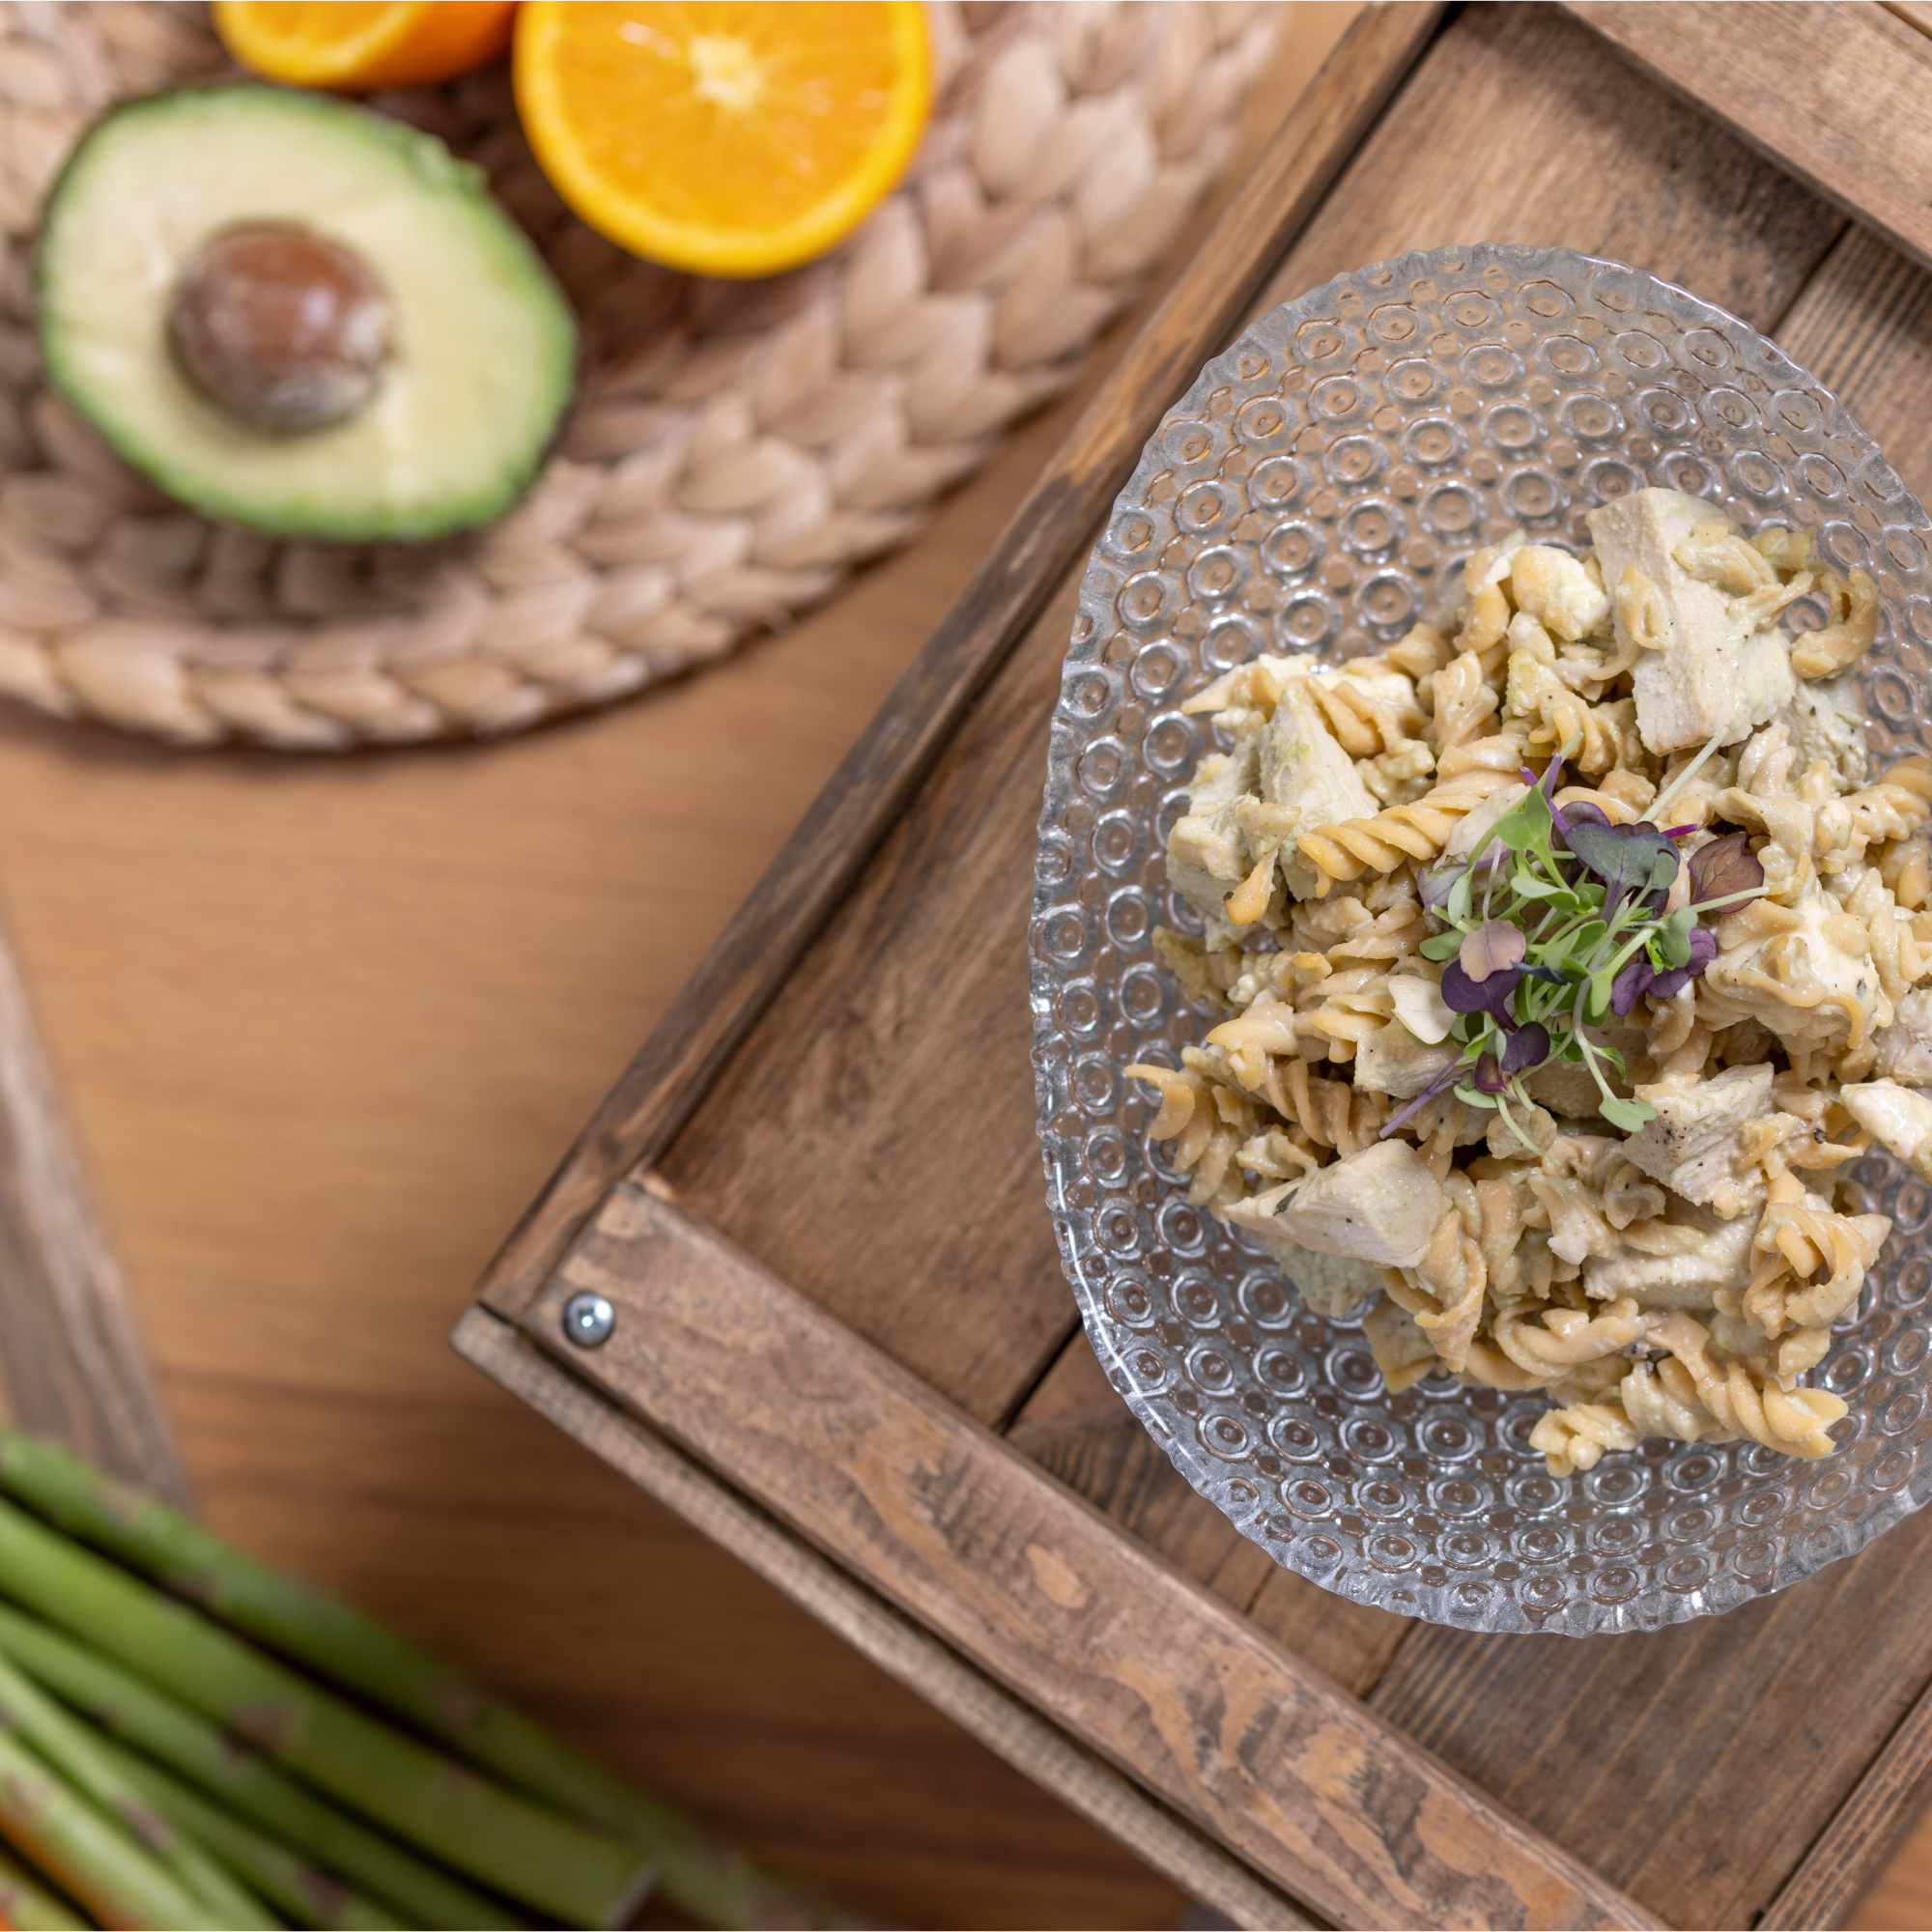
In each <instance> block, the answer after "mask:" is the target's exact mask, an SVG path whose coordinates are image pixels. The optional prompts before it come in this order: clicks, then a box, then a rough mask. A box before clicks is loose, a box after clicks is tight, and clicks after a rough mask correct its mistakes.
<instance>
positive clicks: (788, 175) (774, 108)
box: [514, 0, 932, 275]
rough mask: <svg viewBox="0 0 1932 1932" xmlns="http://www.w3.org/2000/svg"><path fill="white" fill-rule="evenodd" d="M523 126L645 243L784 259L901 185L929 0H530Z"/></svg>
mask: <svg viewBox="0 0 1932 1932" xmlns="http://www.w3.org/2000/svg"><path fill="white" fill-rule="evenodd" d="M514 71H515V75H516V87H517V105H518V108H519V109H520V111H521V112H522V115H523V122H524V131H525V133H526V134H527V135H528V136H529V142H530V146H531V148H532V149H533V150H534V151H535V154H536V157H537V160H538V161H539V162H540V163H541V164H542V167H543V170H544V172H545V173H546V174H547V175H549V176H550V178H551V181H552V182H553V183H554V185H555V187H556V190H557V192H558V193H559V194H561V195H562V196H563V198H564V200H565V201H567V202H569V204H570V205H571V207H572V208H574V209H575V210H576V211H577V213H579V214H581V215H582V217H583V219H584V220H585V221H587V222H588V223H589V224H590V225H591V227H593V228H595V229H597V230H598V231H599V232H600V233H602V234H604V235H608V236H609V237H610V238H611V241H615V242H616V243H617V244H618V245H619V246H620V247H624V248H628V249H629V250H630V251H631V252H632V253H633V254H636V255H644V256H648V257H649V258H650V259H651V260H652V261H656V262H664V263H667V264H668V265H669V266H670V267H671V268H674V269H683V270H688V271H689V272H691V273H693V274H697V275H771V274H777V273H778V272H779V271H780V270H784V269H791V268H796V267H797V266H798V264H799V263H801V262H806V261H810V259H811V257H812V256H814V255H818V254H822V253H823V252H824V251H825V250H826V249H827V248H829V247H831V246H832V244H833V243H834V242H835V241H838V240H840V239H841V238H842V237H843V236H845V235H847V234H849V233H850V232H851V231H852V230H853V229H854V228H856V227H857V226H858V225H859V223H860V222H861V221H863V220H864V219H865V217H866V216H867V214H868V213H870V212H871V211H872V209H873V208H875V207H876V206H877V205H878V204H879V202H880V201H882V200H883V199H884V198H885V196H886V195H887V193H888V192H890V190H891V188H892V186H893V184H894V183H895V182H896V181H897V180H898V178H899V176H900V175H901V174H902V173H904V171H905V167H906V164H907V162H909V161H910V160H911V159H912V156H913V153H914V150H915V149H917V148H918V146H919V140H920V135H921V133H922V132H923V129H924V127H925V121H926V115H927V113H928V112H929V110H930V107H931V98H932V79H931V59H930V55H929V53H928V50H927V46H926V38H925V14H924V10H923V7H922V6H921V5H920V0H525V4H524V6H523V9H522V11H521V13H520V14H519V15H518V19H517V36H516V52H515V55H514Z"/></svg>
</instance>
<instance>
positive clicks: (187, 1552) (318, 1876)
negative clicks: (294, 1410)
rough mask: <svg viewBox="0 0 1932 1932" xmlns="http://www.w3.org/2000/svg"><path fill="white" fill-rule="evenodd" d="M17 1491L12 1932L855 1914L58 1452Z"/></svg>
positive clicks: (5, 1707) (6, 1487) (12, 1584)
mask: <svg viewBox="0 0 1932 1932" xmlns="http://www.w3.org/2000/svg"><path fill="white" fill-rule="evenodd" d="M0 1491H4V1492H6V1493H7V1494H8V1495H10V1496H12V1497H13V1498H14V1499H15V1500H14V1501H13V1502H8V1501H0V1599H4V1601H0V1839H4V1840H5V1841H6V1842H7V1843H8V1844H10V1845H11V1846H12V1847H13V1849H14V1852H15V1853H17V1854H18V1855H19V1857H20V1859H21V1860H22V1861H24V1863H25V1865H26V1866H30V1867H32V1869H31V1870H28V1869H24V1868H22V1866H20V1865H16V1864H15V1863H14V1861H12V1860H10V1859H7V1858H5V1857H4V1856H0V1928H4V1927H5V1926H8V1925H13V1926H19V1927H22V1928H37V1927H42V1926H45V1927H60V1926H73V1925H84V1924H85V1923H86V1922H87V1920H85V1919H83V1918H78V1917H76V1916H75V1914H74V1912H73V1910H72V1909H71V1908H72V1906H73V1905H78V1906H80V1907H82V1908H83V1909H84V1910H85V1911H86V1912H87V1913H89V1914H90V1915H91V1916H92V1918H94V1919H95V1920H96V1921H97V1922H98V1923H99V1924H101V1925H105V1926H162V1927H166V1926H184V1927H195V1926H216V1927H229V1926H277V1925H281V1924H283V1923H292V1924H296V1925H306V1926H318V1927H335V1926H341V1927H352V1926H368V1927H376V1926H415V1925H423V1926H440V1927H453V1926H464V1927H467V1926H521V1925H526V1924H528V1923H530V1922H531V1919H530V1918H528V1917H527V1916H526V1915H527V1914H535V1915H536V1916H537V1917H538V1918H539V1919H540V1920H544V1921H548V1922H552V1923H561V1924H564V1925H576V1926H604V1925H617V1924H622V1923H623V1922H624V1921H625V1920H626V1918H629V1917H630V1916H631V1915H632V1914H633V1913H634V1912H635V1911H636V1909H637V1907H638V1905H639V1903H640V1902H641V1900H642V1898H643V1897H644V1895H645V1893H646V1892H647V1891H648V1890H649V1889H651V1888H652V1887H653V1886H655V1887H657V1888H658V1889H661V1890H662V1891H663V1892H664V1893H665V1894H666V1895H667V1896H668V1898H670V1899H672V1900H674V1901H675V1902H676V1903H677V1904H678V1905H679V1906H681V1907H682V1908H683V1909H684V1910H685V1911H686V1912H688V1913H689V1914H691V1915H692V1916H693V1917H694V1918H697V1919H699V1920H701V1921H702V1922H703V1923H705V1924H708V1925H717V1926H838V1925H853V1924H857V1923H861V1922H863V1921H860V1920H856V1919H853V1918H846V1917H842V1916H840V1915H839V1914H838V1912H837V1911H836V1910H835V1909H834V1908H832V1907H830V1906H828V1905H827V1904H826V1903H825V1902H824V1901H823V1900H820V1899H818V1898H815V1897H813V1896H812V1895H811V1894H810V1893H809V1892H807V1891H805V1890H803V1889H800V1888H798V1887H796V1886H794V1885H791V1884H788V1883H787V1882H786V1881H784V1880H782V1879H780V1878H777V1877H775V1876H773V1875H772V1874H771V1873H769V1872H766V1871H763V1870H761V1869H760V1868H759V1867H758V1866H757V1865H756V1864H754V1863H753V1861H751V1860H749V1859H747V1858H745V1857H743V1856H742V1855H740V1854H737V1853H733V1852H729V1851H725V1850H724V1849H723V1848H721V1847H719V1846H717V1845H715V1844H713V1843H711V1842H710V1841H709V1840H708V1839H707V1838H706V1837H705V1836H704V1835H703V1833H701V1832H700V1831H699V1830H698V1829H697V1828H696V1826H695V1825H694V1824H692V1823H691V1821H690V1820H689V1819H687V1818H685V1817H683V1816H681V1815H680V1814H679V1813H678V1812H676V1811H673V1810H671V1809H670V1808H669V1807H668V1806H666V1805H663V1804H659V1803H657V1801H656V1800H654V1799H651V1798H647V1797H646V1796H645V1795H644V1794H643V1793H642V1792H640V1791H639V1790H637V1789H636V1788H635V1787H633V1786H631V1785H629V1784H626V1783H625V1782H624V1781H623V1780H622V1779H620V1778H618V1777H615V1776H612V1775H611V1773H610V1772H607V1771H605V1770H603V1769H602V1768H601V1767H599V1766H597V1765H595V1764H592V1763H591V1762H590V1761H589V1760H588V1759H586V1758H583V1757H582V1756H580V1755H579V1754H578V1753H577V1752H575V1751H573V1750H571V1749H570V1748H569V1747H567V1746H565V1745H563V1744H561V1743H560V1742H558V1740H556V1739H555V1738H554V1737H552V1736H551V1735H550V1734H549V1733H548V1732H546V1731H544V1730H543V1729H541V1728H540V1727H539V1726H538V1725H536V1724H534V1723H532V1722H531V1721H530V1719H527V1718H526V1717H524V1716H523V1715H522V1714H521V1713H519V1712H517V1711H515V1710H513V1709H512V1708H511V1707H510V1706H509V1705H507V1704H505V1703H504V1702H502V1700H501V1699H499V1698H497V1697H496V1696H494V1695H493V1694H492V1693H491V1692H489V1691H488V1690H484V1689H483V1688H482V1687H481V1686H480V1685H477V1684H475V1683H473V1682H472V1681H470V1680H469V1678H467V1677H464V1676H462V1675H461V1674H460V1673H458V1672H456V1671H454V1670H452V1669H450V1668H449V1667H448V1666H447V1665H446V1664H443V1663H440V1662H438V1661H437V1660H436V1659H434V1658H432V1657H430V1656H429V1655H428V1654H427V1653H425V1652H423V1651H421V1650H418V1649H417V1648H416V1647H415V1646H414V1645H413V1644H411V1643H409V1642H407V1641H406V1640H405V1639H404V1638H402V1637H400V1636H398V1635H397V1634H395V1633H394V1632H393V1631H390V1630H387V1629H385V1628H384V1626H383V1625H381V1624H379V1623H377V1622H375V1621H374V1620H373V1619H371V1618H369V1617H365V1616H363V1615H362V1614H361V1613H360V1612H359V1611H357V1610H355V1609H353V1608H352V1607H351V1606H350V1605H347V1604H345V1603H343V1602H341V1601H340V1600H339V1599H337V1598H334V1597H330V1596H327V1595H326V1594H324V1593H323V1592H321V1591H318V1590H315V1589H312V1588H310V1587H309V1586H308V1585H306V1584H303V1583H299V1582H297V1581H296V1580H295V1579H294V1578H292V1577H284V1576H282V1575H281V1574H280V1573H278V1572H276V1571H274V1570H270V1568H268V1566H267V1565H265V1564H261V1563H257V1562H255V1561H254V1560H253V1559H252V1558H250V1557H247V1556H244V1555H242V1554H241V1551H240V1550H237V1549H233V1548H229V1547H228V1546H227V1545H226V1544H224V1543H222V1542H220V1541H219V1540H218V1539H217V1538H215V1537H213V1536H212V1535H210V1534H209V1533H208V1531H206V1530H205V1529H203V1528H202V1527H201V1526H200V1525H199V1524H198V1523H195V1522H193V1521H191V1520H189V1519H188V1518H186V1517H184V1516H182V1515H181V1514H180V1513H179V1512H178V1511H176V1510H173V1509H170V1508H169V1507H168V1506H167V1505H166V1504H164V1503H162V1502H160V1501H158V1500H157V1499H156V1498H155V1497H153V1496H149V1495H146V1494H144V1493H142V1492H138V1491H135V1490H131V1489H129V1488H128V1487H127V1486H125V1485H123V1484H121V1483H118V1482H116V1481H114V1480H113V1479H112V1478H110V1477H108V1476H105V1475H102V1474H101V1473H100V1472H99V1470H96V1469H93V1468H91V1467H89V1466H88V1465H87V1464H86V1463H82V1462H80V1461H78V1460H77V1459H76V1458H74V1457H73V1456H71V1455H70V1454H68V1453H67V1451H65V1450H63V1449H60V1448H58V1447H56V1446H55V1445H53V1444H52V1443H49V1442H44V1441H41V1440H38V1439H36V1438H35V1437H32V1436H28V1435H20V1434H18V1433H17V1432H15V1431H13V1430H8V1429H5V1428H0ZM156 1585H158V1586H159V1587H158V1588H156ZM184 1600H187V1601H184ZM248 1638H253V1639H255V1640H256V1641H257V1642H259V1643H260V1644H261V1645H262V1646H264V1648H262V1649H258V1648H256V1647H255V1644H254V1643H251V1642H249V1641H247V1640H246V1639H248ZM270 1652H272V1653H274V1654H273V1655H272V1656H271V1655H270V1654H268V1653H270ZM319 1680H320V1681H319ZM330 1684H332V1685H334V1686H336V1687H338V1688H339V1689H340V1690H344V1691H347V1692H349V1693H351V1694H352V1695H354V1696H355V1698H356V1699H357V1700H358V1704H359V1706H361V1707H368V1706H373V1707H375V1708H376V1709H378V1710H381V1711H383V1712H386V1713H388V1714H391V1715H393V1717H395V1718H396V1719H400V1720H401V1722H400V1724H390V1723H386V1722H384V1721H383V1720H382V1719H379V1718H377V1717H375V1716H372V1715H371V1714H370V1711H369V1710H368V1709H367V1708H359V1707H358V1704H352V1703H350V1702H348V1701H347V1700H346V1699H345V1698H344V1697H342V1696H340V1695H337V1694H336V1693H335V1691H334V1690H330V1689H328V1688H326V1687H327V1685H330ZM405 1726H407V1727H408V1728H404V1727H405ZM439 1746H440V1747H443V1748H442V1749H439V1748H438V1747H439ZM56 1892H58V1893H59V1894H61V1895H56ZM64 1901H67V1902H64Z"/></svg>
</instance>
